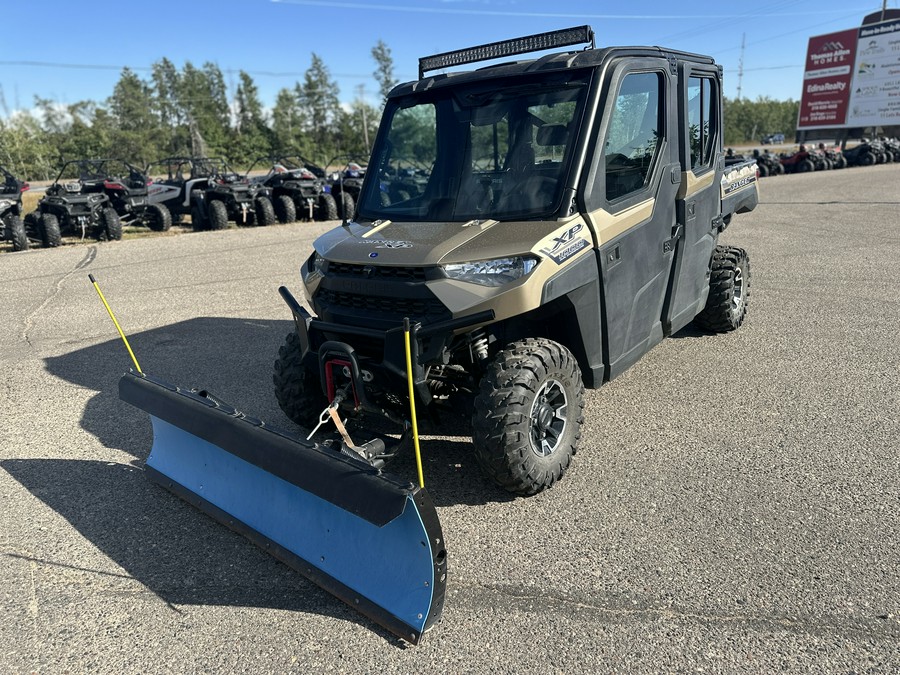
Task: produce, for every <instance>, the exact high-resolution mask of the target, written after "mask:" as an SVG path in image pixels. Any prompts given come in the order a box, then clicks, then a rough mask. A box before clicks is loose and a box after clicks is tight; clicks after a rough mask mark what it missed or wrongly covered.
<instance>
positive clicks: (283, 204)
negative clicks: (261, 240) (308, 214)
mask: <svg viewBox="0 0 900 675" xmlns="http://www.w3.org/2000/svg"><path fill="white" fill-rule="evenodd" d="M273 206H274V208H275V216H276V217H277V218H278V222H279V223H293V222H294V221H295V220H297V209H296V207H295V206H294V200H293V199H291V198H290V197H289V196H288V195H278V196H277V197H275V204H274V205H273Z"/></svg>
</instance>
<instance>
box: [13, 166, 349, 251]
mask: <svg viewBox="0 0 900 675" xmlns="http://www.w3.org/2000/svg"><path fill="white" fill-rule="evenodd" d="M263 166H269V167H270V168H269V169H268V172H267V173H265V174H262V173H259V172H258V175H254V170H255V169H256V168H257V167H263ZM0 171H2V175H0V178H2V179H3V180H4V183H3V186H2V189H3V193H2V199H0V219H2V228H0V239H2V240H3V241H8V242H10V243H11V244H12V249H13V251H22V250H26V249H28V248H30V247H32V246H45V247H54V246H59V245H60V244H61V243H62V237H63V236H64V235H66V236H77V237H80V238H81V239H85V238H92V239H95V240H97V241H110V240H118V239H121V238H122V227H123V225H139V226H145V227H147V228H149V229H151V230H154V231H157V232H165V231H166V230H168V229H169V228H170V227H171V226H172V224H173V223H176V224H180V223H182V221H183V220H184V217H185V216H190V218H191V225H192V226H193V228H194V230H195V231H201V230H221V229H224V228H226V227H228V226H229V223H230V222H234V223H235V224H237V225H271V224H272V223H274V222H276V221H278V222H281V223H290V222H294V221H295V220H298V219H301V220H337V219H338V218H341V217H345V215H346V217H347V218H351V217H352V215H353V213H354V210H355V208H356V200H357V198H358V196H359V190H360V187H361V185H362V178H363V175H364V173H365V170H364V169H363V168H362V167H360V166H359V165H358V164H355V163H352V162H348V163H346V165H345V168H344V169H343V170H342V171H338V172H335V174H333V175H332V176H331V177H329V176H326V172H325V169H323V168H321V167H319V166H317V165H316V164H314V163H313V162H311V161H309V160H308V159H306V158H304V157H302V156H300V155H284V156H270V157H261V158H260V159H258V160H256V162H254V163H253V165H252V166H251V168H250V170H249V171H248V172H247V173H246V174H240V173H238V172H236V171H234V170H233V169H231V168H230V167H229V165H228V164H227V163H226V162H225V161H224V160H222V159H219V158H214V157H167V158H164V159H161V160H158V161H157V162H154V163H152V164H151V165H149V166H148V167H147V169H146V170H141V169H139V168H137V167H135V166H133V165H131V164H129V163H128V162H125V161H123V160H118V159H81V160H73V161H69V162H66V163H65V164H64V165H63V167H62V169H61V170H60V172H59V174H58V175H57V177H56V179H55V180H54V181H53V183H52V184H51V185H50V186H49V187H48V188H47V190H46V193H45V195H44V196H43V197H42V198H41V200H40V201H39V202H38V205H37V207H36V209H35V210H34V211H32V212H31V213H29V214H28V215H24V214H23V208H22V192H24V191H25V190H28V189H29V186H28V184H27V183H26V182H24V181H22V180H19V179H17V178H16V177H15V176H14V175H13V174H12V173H10V172H9V171H8V170H7V169H6V168H4V167H0ZM251 176H253V177H251ZM154 177H155V178H154Z"/></svg>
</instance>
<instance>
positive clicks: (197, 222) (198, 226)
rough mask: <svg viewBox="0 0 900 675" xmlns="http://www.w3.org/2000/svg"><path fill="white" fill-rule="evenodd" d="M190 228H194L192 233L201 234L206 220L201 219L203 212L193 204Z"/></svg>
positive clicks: (198, 206) (197, 205)
mask: <svg viewBox="0 0 900 675" xmlns="http://www.w3.org/2000/svg"><path fill="white" fill-rule="evenodd" d="M191 227H193V228H194V232H201V231H203V230H205V229H207V228H206V219H205V218H204V217H203V211H202V210H201V209H200V205H199V204H194V205H193V206H192V207H191Z"/></svg>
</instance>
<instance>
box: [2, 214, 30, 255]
mask: <svg viewBox="0 0 900 675" xmlns="http://www.w3.org/2000/svg"><path fill="white" fill-rule="evenodd" d="M6 239H9V241H11V242H12V250H13V251H27V250H28V235H27V234H26V233H25V223H23V222H22V219H21V218H19V216H12V215H11V216H9V218H8V219H7V223H6Z"/></svg>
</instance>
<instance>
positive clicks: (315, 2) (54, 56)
mask: <svg viewBox="0 0 900 675" xmlns="http://www.w3.org/2000/svg"><path fill="white" fill-rule="evenodd" d="M4 4H6V7H5V8H4V12H3V13H4V38H3V40H2V41H0V86H2V93H3V97H4V99H5V103H6V108H7V109H9V110H15V109H28V108H31V107H32V106H33V101H34V96H35V95H39V96H41V97H43V98H49V99H52V100H55V101H57V102H59V103H63V104H67V103H74V102H76V101H80V100H85V99H88V100H94V101H103V100H104V99H106V97H108V96H109V95H110V94H111V93H112V89H113V86H114V85H115V83H116V81H117V79H118V76H119V72H120V70H121V68H122V67H123V66H129V67H131V68H133V69H134V70H136V71H137V72H138V74H139V75H141V76H142V77H145V78H148V77H149V67H150V65H151V64H152V63H153V62H155V61H157V60H159V59H160V58H162V57H164V56H165V57H168V58H169V59H170V60H172V61H173V62H174V63H175V64H176V66H178V67H179V68H180V67H181V66H182V65H183V63H184V62H185V61H192V62H193V63H194V64H195V65H200V64H202V63H203V62H205V61H214V62H216V63H218V65H219V67H220V68H222V70H223V71H225V77H226V82H227V83H228V85H229V87H230V88H231V90H232V92H233V88H234V87H235V86H236V82H237V71H238V70H240V69H243V70H246V71H247V72H249V73H250V74H251V75H252V76H253V78H254V80H255V81H256V83H257V85H258V87H259V89H260V95H261V98H262V100H263V104H264V105H265V106H267V107H270V106H271V105H273V104H274V101H275V95H276V93H277V91H278V90H279V89H280V88H282V87H292V86H293V85H294V83H295V82H297V81H298V80H301V79H302V77H303V72H304V71H305V70H306V69H307V68H308V67H309V63H310V55H311V53H312V52H315V53H316V54H318V55H319V56H320V57H321V58H322V59H323V60H324V62H325V64H326V65H327V66H328V68H329V70H330V72H331V75H332V77H333V78H334V79H335V80H336V81H337V82H338V84H339V86H340V89H341V99H342V100H343V101H350V100H352V99H354V98H356V97H358V96H359V95H360V86H361V87H362V93H363V95H364V96H365V97H366V99H367V100H369V102H371V103H378V102H379V101H378V96H377V93H376V92H377V85H376V83H375V81H374V78H373V76H372V72H373V71H374V69H375V64H374V62H373V60H372V58H371V55H370V51H371V48H372V46H373V45H374V44H375V43H376V42H377V40H379V39H381V40H383V41H384V42H385V43H386V44H387V45H388V47H390V49H391V52H392V56H393V58H394V64H395V71H396V74H397V76H398V78H399V79H401V80H407V79H413V78H415V76H416V72H417V70H416V69H417V64H418V58H419V57H420V56H426V55H428V54H433V53H437V52H442V51H448V50H452V49H457V48H461V47H468V46H472V45H475V44H480V43H484V42H492V41H496V40H501V39H504V38H509V37H518V36H520V35H527V34H530V33H538V32H544V31H547V30H553V29H556V28H565V27H569V26H574V25H580V24H585V23H587V24H590V25H591V26H593V28H594V32H595V33H596V36H597V37H596V39H597V44H598V46H607V45H645V44H652V45H661V46H666V47H671V48H675V49H682V50H686V51H696V52H700V53H703V54H708V55H711V56H713V57H714V58H715V59H716V61H717V62H718V63H720V64H722V65H723V66H724V68H725V94H726V96H729V97H734V96H736V95H737V87H738V81H739V78H738V64H739V60H740V58H741V39H742V36H745V40H746V47H745V49H744V56H743V70H744V72H743V78H741V81H740V83H741V86H742V92H741V93H742V94H743V96H745V97H749V98H752V99H755V98H756V97H758V96H762V95H765V96H770V97H773V98H776V99H787V98H794V99H799V98H800V89H801V83H802V76H803V63H804V58H805V54H806V43H807V40H808V38H809V37H810V36H811V35H821V34H823V33H829V32H833V31H837V30H842V29H846V28H851V27H855V26H858V25H859V24H860V23H861V21H862V18H863V16H864V15H866V14H868V13H869V12H873V11H877V10H879V9H881V2H880V0H876V1H874V2H873V0H868V1H866V0H862V1H859V0H781V1H778V2H771V1H769V2H767V1H766V0H757V1H756V2H752V3H729V2H721V1H720V2H699V3H675V2H672V1H671V0H667V1H665V2H663V1H662V0H634V1H632V2H628V3H626V2H615V3H613V2H599V1H597V0H560V1H558V2H548V1H547V0H374V1H371V2H370V1H366V0H356V1H350V0H215V1H210V0H181V1H180V2H173V1H172V0H149V1H146V2H128V1H122V2H106V3H87V2H79V1H77V0H66V1H64V2H61V1H57V0H31V1H30V2H21V1H19V2H15V3H12V4H11V5H10V4H9V3H4ZM887 5H888V7H889V8H896V7H898V5H900V2H898V0H889V1H888V3H887ZM2 114H5V111H4V110H3V108H0V115H2Z"/></svg>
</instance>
